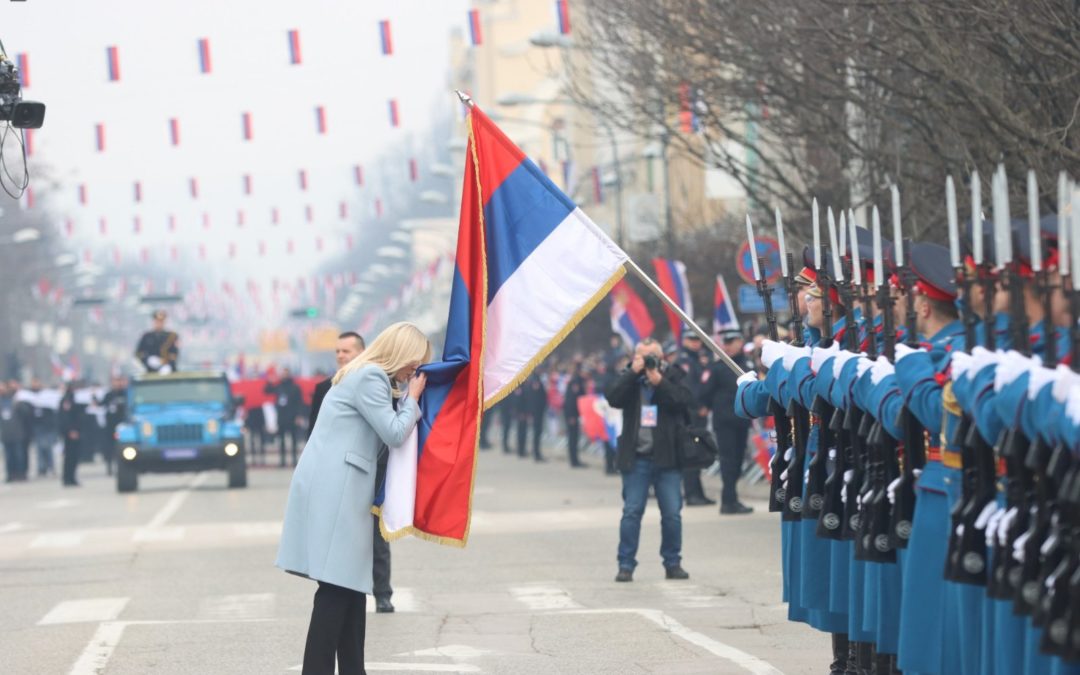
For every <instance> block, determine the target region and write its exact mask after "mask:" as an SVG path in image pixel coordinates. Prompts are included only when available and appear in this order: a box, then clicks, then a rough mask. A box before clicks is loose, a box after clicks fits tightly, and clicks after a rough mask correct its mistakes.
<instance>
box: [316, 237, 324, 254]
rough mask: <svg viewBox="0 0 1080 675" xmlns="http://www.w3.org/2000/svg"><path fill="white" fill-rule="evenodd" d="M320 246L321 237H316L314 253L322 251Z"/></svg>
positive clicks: (321, 242)
mask: <svg viewBox="0 0 1080 675" xmlns="http://www.w3.org/2000/svg"><path fill="white" fill-rule="evenodd" d="M322 244H323V241H322V237H318V236H317V237H315V250H316V251H322Z"/></svg>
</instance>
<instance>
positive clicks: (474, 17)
mask: <svg viewBox="0 0 1080 675" xmlns="http://www.w3.org/2000/svg"><path fill="white" fill-rule="evenodd" d="M469 42H470V43H471V44H472V46H473V47H479V46H480V45H481V44H483V43H484V33H483V31H481V29H480V10H478V9H470V10H469Z"/></svg>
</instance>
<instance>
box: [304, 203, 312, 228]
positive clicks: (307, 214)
mask: <svg viewBox="0 0 1080 675" xmlns="http://www.w3.org/2000/svg"><path fill="white" fill-rule="evenodd" d="M304 219H305V220H307V221H308V222H309V223H310V222H312V221H313V220H315V212H314V211H313V210H312V208H311V205H310V204H308V205H307V206H305V207H304Z"/></svg>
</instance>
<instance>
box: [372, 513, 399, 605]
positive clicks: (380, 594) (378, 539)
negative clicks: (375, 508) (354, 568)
mask: <svg viewBox="0 0 1080 675" xmlns="http://www.w3.org/2000/svg"><path fill="white" fill-rule="evenodd" d="M372 518H374V519H375V536H374V539H373V540H372V542H371V544H372V546H371V553H372V556H371V576H372V580H373V582H374V588H372V591H374V594H375V597H376V598H386V599H387V600H389V599H390V596H391V595H393V594H394V589H393V588H391V587H390V542H388V541H386V540H385V539H383V536H382V532H381V531H379V517H378V516H372Z"/></svg>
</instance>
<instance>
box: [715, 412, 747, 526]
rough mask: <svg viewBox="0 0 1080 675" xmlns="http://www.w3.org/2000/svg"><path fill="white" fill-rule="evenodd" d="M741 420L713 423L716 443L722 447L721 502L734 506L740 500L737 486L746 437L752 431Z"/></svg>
mask: <svg viewBox="0 0 1080 675" xmlns="http://www.w3.org/2000/svg"><path fill="white" fill-rule="evenodd" d="M741 422H742V420H739V421H737V422H729V423H725V424H714V425H713V435H715V436H716V444H717V446H718V447H719V449H720V480H721V481H722V482H723V487H722V488H721V490H720V503H721V504H725V505H727V506H733V505H734V504H735V503H736V502H738V501H739V495H738V494H737V493H736V486H738V484H739V476H741V475H742V467H743V461H744V460H745V458H746V439H747V436H748V435H749V433H750V427H748V426H746V425H745V424H742V423H741Z"/></svg>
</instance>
